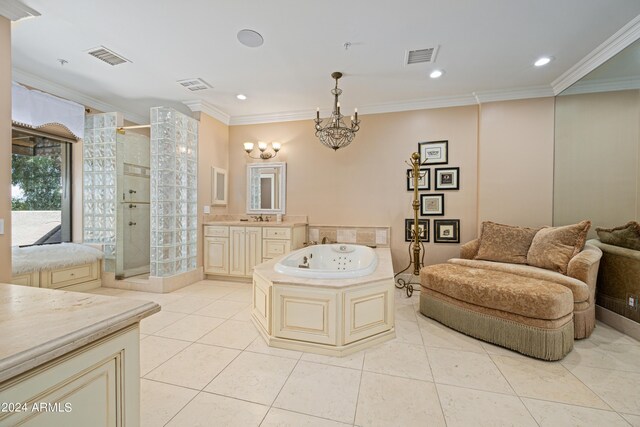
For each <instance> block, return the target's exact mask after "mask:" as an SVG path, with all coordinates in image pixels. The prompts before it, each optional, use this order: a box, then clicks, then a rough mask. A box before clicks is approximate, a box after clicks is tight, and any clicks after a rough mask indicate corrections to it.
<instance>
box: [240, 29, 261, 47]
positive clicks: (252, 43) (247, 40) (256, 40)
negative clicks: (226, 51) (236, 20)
mask: <svg viewBox="0 0 640 427" xmlns="http://www.w3.org/2000/svg"><path fill="white" fill-rule="evenodd" d="M238 41H239V42H240V43H242V44H243V45H245V46H247V47H259V46H262V43H264V38H263V37H262V36H261V35H260V33H258V32H257V31H253V30H247V29H245V30H240V31H238Z"/></svg>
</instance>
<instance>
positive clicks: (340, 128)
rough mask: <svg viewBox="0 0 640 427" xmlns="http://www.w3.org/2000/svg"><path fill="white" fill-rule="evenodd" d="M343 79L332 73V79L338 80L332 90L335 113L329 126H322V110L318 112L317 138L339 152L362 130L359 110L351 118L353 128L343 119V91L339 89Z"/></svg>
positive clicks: (332, 114)
mask: <svg viewBox="0 0 640 427" xmlns="http://www.w3.org/2000/svg"><path fill="white" fill-rule="evenodd" d="M340 77H342V73H340V72H337V71H336V72H334V73H331V78H333V79H335V80H336V87H335V88H333V89H331V93H332V94H333V96H334V100H333V112H332V113H331V117H329V118H328V119H327V120H328V122H327V124H326V125H324V126H322V122H323V120H322V119H321V118H320V108H318V110H317V111H316V119H315V122H316V136H317V137H318V138H319V139H320V142H321V143H322V144H324V145H326V146H327V147H329V148H333V149H334V150H337V149H338V148H342V147H346V146H347V145H349V144H351V141H353V138H355V137H356V132H358V131H359V130H360V120H358V109H357V108H356V109H355V113H354V114H355V115H354V116H351V127H348V126H347V125H346V124H345V123H344V121H343V120H342V119H343V117H344V116H343V115H342V114H341V113H340V101H338V97H339V96H340V95H341V94H342V89H340V88H338V80H339V79H340Z"/></svg>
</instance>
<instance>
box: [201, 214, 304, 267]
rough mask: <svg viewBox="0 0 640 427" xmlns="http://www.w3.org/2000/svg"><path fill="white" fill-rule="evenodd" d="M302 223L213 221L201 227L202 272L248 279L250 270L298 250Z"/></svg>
mask: <svg viewBox="0 0 640 427" xmlns="http://www.w3.org/2000/svg"><path fill="white" fill-rule="evenodd" d="M306 236H307V223H306V221H304V222H303V221H287V222H281V223H278V222H257V221H239V220H232V221H214V222H207V223H205V224H204V273H205V274H206V275H209V276H224V277H239V278H250V277H251V276H252V275H253V268H254V267H255V266H256V265H258V264H260V263H262V262H265V261H268V260H270V259H272V258H276V257H279V256H281V255H284V254H286V253H288V252H290V251H292V250H294V249H298V248H301V247H302V246H303V244H304V242H305V240H306Z"/></svg>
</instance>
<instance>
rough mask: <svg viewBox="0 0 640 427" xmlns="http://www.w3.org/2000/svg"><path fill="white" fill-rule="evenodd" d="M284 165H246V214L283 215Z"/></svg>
mask: <svg viewBox="0 0 640 427" xmlns="http://www.w3.org/2000/svg"><path fill="white" fill-rule="evenodd" d="M285 166H286V165H285V163H269V164H250V165H247V213H250V214H253V213H266V214H277V213H282V214H284V211H285V206H284V205H285V191H286V189H285V182H286V181H285V170H286V169H285Z"/></svg>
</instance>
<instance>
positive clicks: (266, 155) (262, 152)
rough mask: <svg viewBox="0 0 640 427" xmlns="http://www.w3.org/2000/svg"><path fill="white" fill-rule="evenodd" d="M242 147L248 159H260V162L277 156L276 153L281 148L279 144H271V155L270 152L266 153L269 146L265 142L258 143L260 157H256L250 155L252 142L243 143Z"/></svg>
mask: <svg viewBox="0 0 640 427" xmlns="http://www.w3.org/2000/svg"><path fill="white" fill-rule="evenodd" d="M243 146H244V151H246V152H247V155H248V156H249V157H251V158H252V159H262V160H268V159H272V158H274V157H275V156H277V155H278V151H280V148H282V145H281V144H280V143H279V142H272V143H271V149H272V150H273V153H271V152H270V151H267V148H268V146H269V145H268V144H267V143H266V142H262V141H258V150H260V155H259V156H258V157H256V156H252V155H251V152H252V151H253V147H254V144H253V142H245V143H243Z"/></svg>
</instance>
